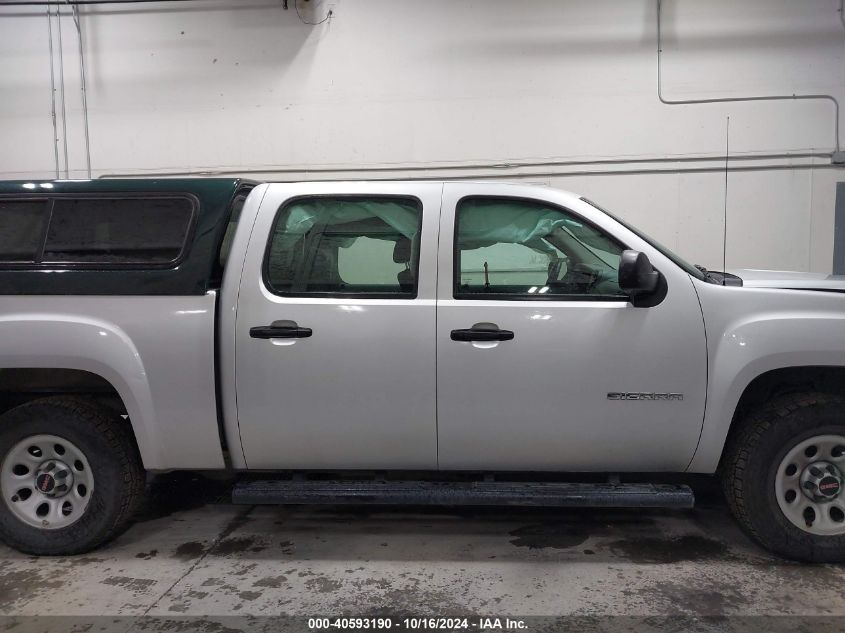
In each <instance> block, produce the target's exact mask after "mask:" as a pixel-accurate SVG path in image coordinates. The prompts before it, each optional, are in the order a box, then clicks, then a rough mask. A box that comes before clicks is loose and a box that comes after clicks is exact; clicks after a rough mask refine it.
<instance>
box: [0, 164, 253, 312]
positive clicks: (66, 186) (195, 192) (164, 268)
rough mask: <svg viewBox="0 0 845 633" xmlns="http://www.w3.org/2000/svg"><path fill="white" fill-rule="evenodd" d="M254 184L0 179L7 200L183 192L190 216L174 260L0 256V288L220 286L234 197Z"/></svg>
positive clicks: (148, 290)
mask: <svg viewBox="0 0 845 633" xmlns="http://www.w3.org/2000/svg"><path fill="white" fill-rule="evenodd" d="M256 184H257V183H256V182H254V181H247V180H244V179H241V178H174V179H170V178H156V179H146V178H144V179H103V180H53V181H23V180H17V181H0V206H2V205H3V203H4V202H7V201H9V200H59V199H63V198H75V199H79V198H98V197H100V198H121V197H124V196H125V197H126V198H130V197H131V198H138V197H140V198H143V197H145V196H150V197H161V196H167V197H185V198H189V199H190V200H191V201H192V202H193V206H194V216H193V219H192V224H191V228H190V230H189V232H188V235H187V240H186V243H185V248H184V251H183V254H182V256H181V257H180V258H179V259H178V260H177V261H176V262H174V263H173V264H166V265H154V264H125V265H114V264H109V265H100V266H98V265H96V264H90V263H87V264H78V265H74V264H72V263H71V264H64V263H63V264H54V263H11V262H2V261H0V294H6V295H13V294H17V295H22V294H26V295H67V294H79V295H202V294H205V293H206V292H207V291H208V290H209V289H211V288H215V287H218V286H219V283H220V278H221V275H222V266H221V265H220V262H219V253H220V246H221V243H222V241H223V237H224V235H225V232H226V228H227V225H228V223H229V219H230V217H231V215H232V209H233V202H234V201H235V199H236V198H240V197H241V196H243V195H244V194H245V193H246V192H248V191H249V190H250V189H252V187H254V186H255V185H256Z"/></svg>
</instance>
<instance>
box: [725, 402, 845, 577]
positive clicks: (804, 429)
mask: <svg viewBox="0 0 845 633" xmlns="http://www.w3.org/2000/svg"><path fill="white" fill-rule="evenodd" d="M825 434H836V435H845V398H842V397H840V396H836V395H832V394H824V393H796V394H789V395H785V396H781V397H779V398H777V399H775V400H773V401H771V402H770V403H769V404H767V405H766V406H764V407H761V408H760V409H759V410H758V411H756V412H754V413H752V414H751V415H750V416H748V417H747V418H746V419H744V420H742V421H741V422H740V426H739V427H738V428H737V430H736V431H735V432H733V433H732V435H731V437H730V438H729V440H728V445H727V446H726V448H725V453H724V455H723V457H722V462H721V465H720V475H721V479H722V487H723V490H724V492H725V497H726V498H727V502H728V505H729V506H730V509H731V511H732V512H733V514H734V516H735V517H736V519H737V521H738V522H739V524H740V525H741V526H742V528H743V529H744V530H745V532H746V533H748V535H749V536H751V537H752V538H753V539H754V540H755V541H757V542H758V543H760V544H761V545H762V546H763V547H765V548H766V549H769V550H771V551H772V552H775V553H777V554H779V555H781V556H784V557H786V558H790V559H793V560H798V561H803V562H814V563H839V562H843V561H845V534H843V535H829V536H821V535H816V534H811V533H809V532H806V531H804V530H802V529H800V528H798V527H796V526H795V525H794V524H793V523H792V522H791V521H790V520H789V519H788V518H787V517H786V516H785V515H784V513H783V511H782V510H781V509H780V506H779V505H778V501H777V497H776V493H775V478H776V475H777V470H778V467H779V465H780V463H781V461H782V460H783V459H784V457H785V456H786V454H787V452H788V451H789V450H790V449H791V448H792V447H794V446H796V445H797V444H799V443H800V442H802V441H804V440H806V439H809V438H811V437H814V436H817V435H825Z"/></svg>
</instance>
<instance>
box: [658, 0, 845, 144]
mask: <svg viewBox="0 0 845 633" xmlns="http://www.w3.org/2000/svg"><path fill="white" fill-rule="evenodd" d="M662 4H663V0H657V98H658V99H659V100H660V102H661V103H664V104H666V105H698V104H702V103H737V102H748V101H793V100H810V99H813V100H819V99H821V100H826V101H830V102H831V103H833V108H834V130H833V133H834V136H835V137H836V138H835V141H834V144H833V145H834V151H835V152H839V101H837V100H836V97H834V96H833V95H829V94H802V95H797V94H791V95H761V96H751V97H719V98H712V99H666V98H665V97H664V96H663V81H662V74H661V63H660V60H661V55H662V53H663V39H662V33H661V20H660V15H661V7H662ZM843 5H844V6H845V0H843ZM840 12H841V9H840ZM843 23H844V24H845V22H843Z"/></svg>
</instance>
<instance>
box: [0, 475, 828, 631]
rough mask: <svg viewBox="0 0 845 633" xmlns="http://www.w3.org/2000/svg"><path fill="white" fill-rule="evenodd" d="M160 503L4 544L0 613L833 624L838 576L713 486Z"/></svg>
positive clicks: (167, 494)
mask: <svg viewBox="0 0 845 633" xmlns="http://www.w3.org/2000/svg"><path fill="white" fill-rule="evenodd" d="M155 491H156V492H155V495H154V496H153V499H152V501H151V503H150V506H149V508H148V509H147V511H146V512H145V514H144V516H142V517H140V518H139V520H138V522H137V523H135V525H134V526H133V527H132V528H130V529H129V530H128V531H127V532H126V533H125V534H123V535H122V536H121V537H119V538H118V539H117V540H116V541H114V542H113V543H111V544H109V545H107V546H105V547H103V548H102V549H100V550H98V551H95V552H93V553H90V554H87V555H83V556H75V557H65V558H41V559H39V558H35V557H30V556H25V555H22V554H19V553H17V552H15V551H13V550H11V549H9V548H6V547H3V546H0V614H2V615H6V616H9V615H14V616H28V615H53V616H55V615H63V616H68V615H80V616H92V615H114V616H121V615H122V616H139V615H156V616H190V615H202V616H217V615H221V616H222V615H232V614H235V615H244V614H251V615H268V614H273V615H276V614H281V613H286V614H293V615H299V616H309V615H338V614H343V613H346V614H356V615H361V614H377V613H384V612H394V613H412V614H420V615H421V614H462V613H487V614H493V615H496V614H514V615H522V616H527V615H544V616H549V615H586V616H597V615H622V614H624V615H640V616H654V615H658V616H659V615H688V616H702V615H703V616H724V615H738V614H742V615H759V614H770V615H771V614H792V615H820V614H828V615H845V569H843V568H842V567H838V566H824V565H816V566H810V565H799V564H795V563H790V562H787V561H784V560H780V559H778V558H775V557H773V556H771V555H769V554H767V553H766V552H765V551H763V550H761V549H760V548H759V547H757V546H756V545H755V544H753V543H752V542H751V541H749V540H748V539H747V538H746V537H745V536H744V535H743V534H742V533H741V532H740V531H739V529H738V528H737V527H736V525H735V524H734V522H733V520H732V519H731V517H730V515H729V513H728V511H727V509H726V508H725V507H724V505H723V503H722V502H721V499H720V497H719V495H718V494H717V493H714V492H712V491H709V490H705V491H704V492H703V493H702V492H700V491H699V493H698V494H699V499H700V501H699V505H698V506H697V508H696V509H695V510H692V511H575V512H573V511H555V510H534V509H532V510H524V509H509V508H489V509H488V508H484V509H459V510H450V509H442V508H422V509H421V508H406V507H402V508H388V509H384V508H372V507H364V508H360V507H359V508H349V507H292V508H282V507H248V506H233V505H230V504H228V503H227V502H226V500H225V499H226V497H225V489H224V488H223V487H222V486H221V485H220V484H214V483H208V482H202V481H201V480H196V479H191V478H190V477H188V476H185V475H177V476H173V477H170V478H165V479H164V480H162V481H159V483H158V484H157V486H156V489H155ZM186 500H187V501H186ZM2 628H3V627H0V630H2Z"/></svg>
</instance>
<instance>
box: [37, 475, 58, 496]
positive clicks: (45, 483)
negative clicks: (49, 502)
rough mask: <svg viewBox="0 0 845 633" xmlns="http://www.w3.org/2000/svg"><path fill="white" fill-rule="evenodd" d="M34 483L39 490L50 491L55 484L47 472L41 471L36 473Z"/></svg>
mask: <svg viewBox="0 0 845 633" xmlns="http://www.w3.org/2000/svg"><path fill="white" fill-rule="evenodd" d="M35 485H36V486H38V489H39V490H40V491H41V492H50V491H51V490H52V489H53V487H54V486H55V485H56V482H55V480H54V479H53V477H52V476H51V475H48V474H47V473H42V474H40V475H38V479H36V481H35Z"/></svg>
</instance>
